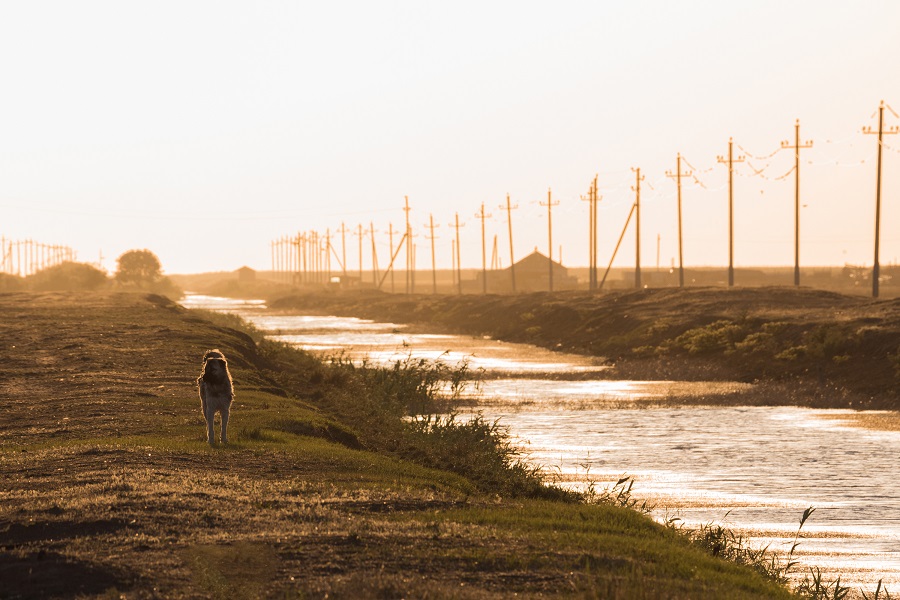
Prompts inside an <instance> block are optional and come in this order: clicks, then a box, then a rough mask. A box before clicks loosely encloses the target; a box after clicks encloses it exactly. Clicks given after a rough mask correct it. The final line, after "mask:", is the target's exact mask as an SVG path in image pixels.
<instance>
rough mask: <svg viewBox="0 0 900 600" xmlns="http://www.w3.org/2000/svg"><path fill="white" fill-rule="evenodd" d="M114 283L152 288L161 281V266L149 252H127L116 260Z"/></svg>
mask: <svg viewBox="0 0 900 600" xmlns="http://www.w3.org/2000/svg"><path fill="white" fill-rule="evenodd" d="M116 264H117V265H118V266H117V269H116V281H118V282H119V283H120V284H122V285H134V286H137V287H141V288H149V287H153V286H154V285H155V284H157V283H158V282H159V281H160V280H162V278H163V276H162V265H160V263H159V259H158V258H157V257H156V255H155V254H153V253H152V252H150V251H149V250H129V251H128V252H125V253H124V254H123V255H122V256H120V257H119V258H117V259H116Z"/></svg>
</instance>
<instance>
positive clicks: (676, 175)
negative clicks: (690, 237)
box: [666, 152, 694, 288]
mask: <svg viewBox="0 0 900 600" xmlns="http://www.w3.org/2000/svg"><path fill="white" fill-rule="evenodd" d="M693 174H694V172H693V171H687V172H686V173H682V172H681V153H680V152H679V153H678V158H677V162H676V171H675V173H672V172H671V171H666V177H672V178H674V179H675V181H676V182H677V183H678V287H682V288H683V287H684V254H683V252H682V249H681V242H682V237H681V178H682V177H690V176H691V175H693Z"/></svg>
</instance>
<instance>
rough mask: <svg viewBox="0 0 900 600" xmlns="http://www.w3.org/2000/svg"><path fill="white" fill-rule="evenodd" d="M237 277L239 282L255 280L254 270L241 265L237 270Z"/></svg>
mask: <svg viewBox="0 0 900 600" xmlns="http://www.w3.org/2000/svg"><path fill="white" fill-rule="evenodd" d="M237 278H238V281H239V282H241V283H250V282H252V281H256V271H254V270H253V269H251V268H250V267H241V268H240V269H238V270H237Z"/></svg>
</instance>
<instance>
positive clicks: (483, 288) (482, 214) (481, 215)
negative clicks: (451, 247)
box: [456, 202, 493, 294]
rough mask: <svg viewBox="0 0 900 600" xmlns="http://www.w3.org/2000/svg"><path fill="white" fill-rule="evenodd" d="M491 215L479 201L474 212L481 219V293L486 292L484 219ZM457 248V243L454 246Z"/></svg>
mask: <svg viewBox="0 0 900 600" xmlns="http://www.w3.org/2000/svg"><path fill="white" fill-rule="evenodd" d="M491 216H493V215H488V214H485V212H484V202H482V203H481V211H480V212H477V213H475V217H476V218H478V219H481V293H482V294H487V243H486V242H485V238H484V221H485V220H486V219H489V218H490V217H491ZM456 247H457V248H459V245H457V246H456Z"/></svg>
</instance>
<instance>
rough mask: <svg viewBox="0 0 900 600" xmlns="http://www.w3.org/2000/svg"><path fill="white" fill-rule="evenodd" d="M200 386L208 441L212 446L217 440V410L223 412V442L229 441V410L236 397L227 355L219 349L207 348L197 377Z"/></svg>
mask: <svg viewBox="0 0 900 600" xmlns="http://www.w3.org/2000/svg"><path fill="white" fill-rule="evenodd" d="M197 386H198V387H199V388H200V406H201V408H202V409H203V417H204V418H205V419H206V441H208V442H209V444H210V446H212V445H213V444H215V442H216V434H215V432H214V431H213V421H214V419H215V417H216V412H219V413H221V414H222V443H223V444H227V443H228V433H227V428H228V411H229V410H230V409H231V401H232V400H233V399H234V388H233V387H232V385H231V373H229V372H228V362H227V361H226V360H225V355H224V354H222V353H221V352H219V351H218V350H207V351H206V354H204V355H203V367H202V369H201V372H200V377H198V378H197Z"/></svg>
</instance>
